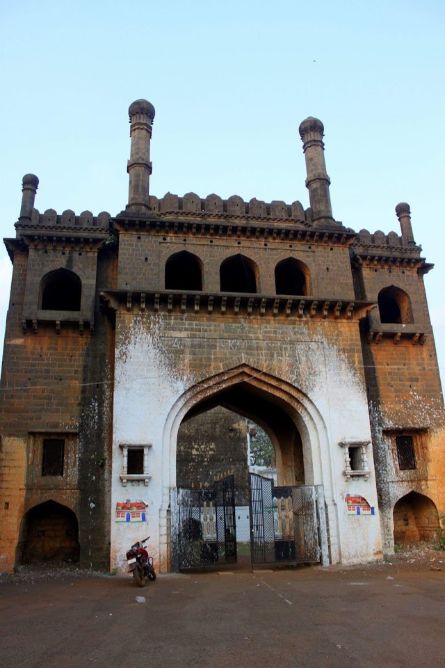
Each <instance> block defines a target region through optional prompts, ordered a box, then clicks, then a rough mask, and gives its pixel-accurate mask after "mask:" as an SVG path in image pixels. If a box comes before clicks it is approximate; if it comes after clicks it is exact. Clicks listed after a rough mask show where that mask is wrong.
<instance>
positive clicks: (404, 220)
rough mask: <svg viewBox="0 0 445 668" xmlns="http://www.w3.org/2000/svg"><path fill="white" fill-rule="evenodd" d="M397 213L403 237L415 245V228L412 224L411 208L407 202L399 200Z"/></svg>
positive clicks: (408, 242) (406, 241)
mask: <svg viewBox="0 0 445 668" xmlns="http://www.w3.org/2000/svg"><path fill="white" fill-rule="evenodd" d="M396 215H397V218H398V219H399V223H400V231H401V232H402V239H403V241H404V242H405V243H407V244H409V245H414V244H415V243H416V242H415V241H414V234H413V228H412V225H411V209H410V207H409V204H407V203H406V202H399V204H397V206H396Z"/></svg>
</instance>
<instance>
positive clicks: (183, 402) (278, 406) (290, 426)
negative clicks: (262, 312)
mask: <svg viewBox="0 0 445 668" xmlns="http://www.w3.org/2000/svg"><path fill="white" fill-rule="evenodd" d="M216 407H223V408H224V409H225V410H228V411H231V412H233V413H235V414H237V415H238V416H242V417H244V418H248V419H250V420H252V421H253V422H255V423H256V424H258V425H259V426H260V427H262V428H263V429H264V430H265V431H266V432H267V434H268V435H269V437H270V439H271V441H272V443H273V445H274V448H275V455H276V457H275V459H276V467H277V483H278V485H277V486H274V485H273V481H267V482H265V483H264V484H263V483H260V484H258V481H256V483H255V485H254V487H255V489H256V490H257V491H256V494H257V496H258V494H259V493H260V494H261V495H262V494H265V495H269V496H270V495H272V496H275V497H276V496H278V497H279V498H280V499H281V497H283V499H284V498H285V499H286V500H283V501H282V502H281V501H280V503H281V505H282V506H283V508H284V506H286V508H287V512H288V516H289V517H291V518H292V517H293V516H294V515H295V507H296V506H298V507H299V508H300V511H299V512H300V515H301V527H300V528H301V530H302V531H303V532H304V531H305V530H306V531H307V530H308V527H309V524H310V522H315V523H316V522H317V521H318V520H320V517H319V516H320V515H321V514H323V518H322V521H321V520H320V521H321V524H322V525H323V526H321V530H322V532H324V535H323V536H322V542H323V546H324V555H323V559H324V561H325V562H326V560H327V540H326V535H325V534H326V533H327V532H326V527H325V525H324V511H325V507H324V500H323V501H322V508H321V509H320V508H319V507H318V506H316V503H317V502H318V501H317V499H321V498H323V499H324V491H323V490H324V489H326V490H328V491H329V492H330V489H331V479H330V472H329V467H328V462H329V457H328V456H327V455H328V451H327V435H326V428H325V425H324V422H323V420H322V418H321V416H320V414H319V412H318V411H317V409H316V407H315V406H314V405H313V403H312V402H311V401H310V399H309V398H308V397H307V395H305V394H304V393H302V392H301V391H299V390H298V389H297V388H295V387H294V386H292V385H291V384H289V383H287V382H285V381H282V380H280V379H279V378H277V377H274V376H271V375H270V374H267V373H265V372H262V371H260V370H257V369H254V368H252V367H250V366H248V365H246V364H242V365H240V366H238V367H235V368H233V369H231V370H229V371H226V372H223V373H221V374H217V375H215V376H212V377H210V378H208V379H206V380H204V381H201V382H200V383H198V384H196V385H195V386H194V387H192V388H190V390H188V391H187V392H185V393H184V395H183V396H182V397H181V398H180V399H179V400H178V401H177V402H176V403H175V406H174V407H173V409H172V411H171V412H170V415H169V418H168V420H167V425H166V434H165V435H166V440H167V443H166V445H167V444H168V447H169V452H170V457H169V462H170V466H169V470H168V471H167V470H165V472H164V474H165V476H166V479H168V480H169V489H170V490H171V489H174V490H176V488H177V487H178V485H177V474H178V473H179V479H180V480H181V481H182V480H183V479H184V470H185V469H184V461H182V460H181V459H180V470H178V468H177V454H178V447H177V440H178V432H179V429H180V425H181V424H184V422H185V423H186V422H188V421H190V420H191V419H194V418H196V417H197V416H200V415H205V414H206V413H209V412H211V411H214V410H215V408H216ZM198 450H199V448H198ZM323 451H324V452H325V455H326V456H325V457H323V455H322V453H323ZM196 453H197V449H196V448H195V449H194V451H193V452H190V466H191V467H192V468H193V466H196V461H195V460H196ZM201 454H203V453H201ZM194 457H195V460H194ZM219 459H220V460H221V457H220V458H219ZM233 459H234V457H233V456H232V457H230V456H228V457H227V461H226V462H225V470H222V469H223V468H224V465H223V466H222V468H221V465H220V464H221V462H220V464H219V465H218V466H219V468H220V469H221V470H220V471H219V473H220V475H219V476H218V480H221V479H222V478H224V477H225V479H228V478H229V477H230V476H232V475H234V474H235V478H236V477H237V475H236V474H237V471H236V470H235V469H236V467H234V465H233ZM231 460H232V461H231ZM164 461H165V459H164ZM207 465H208V461H206V466H207ZM323 466H325V467H327V468H326V469H325V470H323ZM206 470H210V469H208V468H207V469H206ZM238 473H239V471H238ZM197 477H199V476H197ZM238 478H239V475H238ZM251 479H252V478H251ZM214 482H215V481H214V480H210V479H209V480H203V479H202V478H201V479H200V480H197V481H196V484H194V481H193V479H191V480H189V485H190V488H191V489H194V490H196V489H203V490H207V491H206V492H205V494H204V496H205V499H204V496H202V495H201V496H202V499H203V503H204V501H205V502H206V504H207V506H208V504H209V499H210V496H209V489H213V487H212V485H213V483H214ZM268 486H269V487H270V490H269V487H268ZM297 486H299V487H300V488H301V489H300V490H299V492H298V495H297V493H296V492H295V494H294V493H293V492H292V489H294V488H296V487H297ZM266 487H267V490H268V491H267V492H266V491H265V490H266ZM303 487H304V489H305V490H306V494H305V495H304V494H303ZM316 487H317V489H318V495H319V496H317V493H316ZM272 488H273V489H274V490H280V491H274V492H272ZM285 488H286V490H287V491H286V492H284V491H283V490H284V489H285ZM258 490H259V491H258ZM201 496H199V494H198V495H197V493H196V491H194V492H193V494H191V495H189V496H188V497H187V498H190V499H192V498H193V499H194V500H193V501H191V500H190V501H187V503H189V504H190V513H191V514H190V517H189V516H187V522H188V526H189V528H191V529H193V531H192V532H191V533H192V534H193V533H194V538H196V536H197V535H198V534H197V533H196V532H197V531H198V527H197V520H196V516H197V515H196V513H197V512H198V511H197V509H196V506H197V504H198V503H201V502H200V501H197V499H198V500H199V499H200V498H201ZM297 496H298V500H296V499H297ZM240 497H242V494H238V495H237V492H236V491H235V493H234V497H233V498H234V501H233V503H234V504H235V503H236V502H237V501H236V499H238V501H239V498H240ZM294 497H295V498H294ZM181 498H184V497H181ZM215 498H216V497H215ZM271 498H272V497H271ZM259 501H261V507H263V506H264V504H265V501H264V502H263V499H258V498H257V499H256V507H259V506H258V502H259ZM175 503H176V502H173V505H174V504H175ZM192 506H193V508H192ZM207 506H205V507H204V509H205V508H207ZM269 506H270V503H269ZM252 508H253V506H252V495H251V499H250V512H251V518H250V523H251V527H252V512H253V511H252ZM174 510H175V509H174V508H172V536H173V541H174V536H175V531H176V530H177V526H176V524H177V522H178V521H180V522H182V523H183V522H184V520H183V519H180V520H178V518H177V517H176V516H175V512H174ZM192 511H193V512H192ZM224 512H225V513H226V515H227V512H228V511H227V508H226V509H225V510H224ZM255 512H256V511H255ZM270 512H271V513H272V507H271V506H270ZM193 513H195V515H194V516H193V517H192V515H193ZM304 513H306V519H303V515H304ZM310 514H311V519H309V515H310ZM317 517H318V520H317ZM266 519H267V518H266ZM269 519H270V522H269V523H271V522H272V523H273V521H274V519H273V517H272V516H271V517H270V518H269ZM259 521H260V522H262V523H263V524H262V526H261V531H264V530H265V524H264V517H262V518H260V520H259ZM192 524H193V526H192ZM276 524H277V519H276V518H275V525H276ZM332 528H333V527H332ZM332 528H331V531H332ZM252 530H253V529H252ZM314 530H316V531H320V526H318V525H317V527H316V528H315V529H314ZM226 531H227V530H226ZM231 531H232V529H231ZM272 531H273V527H272ZM300 538H301V536H300ZM301 542H302V543H304V540H302V541H301ZM207 552H208V554H213V553H214V552H211V551H208V550H207ZM269 552H270V550H269ZM319 554H320V555H321V552H320V553H319ZM320 559H321V556H320ZM313 560H315V561H316V560H318V558H317V559H313Z"/></svg>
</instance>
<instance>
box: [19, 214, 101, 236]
mask: <svg viewBox="0 0 445 668" xmlns="http://www.w3.org/2000/svg"><path fill="white" fill-rule="evenodd" d="M110 220H111V216H110V214H109V213H107V212H106V211H102V212H101V213H99V214H98V215H97V216H94V215H93V214H92V213H91V211H82V213H80V214H79V215H76V213H75V212H74V211H72V210H71V209H66V210H65V211H63V212H62V213H61V214H58V213H57V211H55V210H54V209H47V210H46V211H44V213H40V212H39V211H38V210H37V209H34V208H33V210H32V213H31V217H30V218H29V219H20V220H19V221H18V222H17V223H16V224H15V228H16V231H17V237H20V236H23V235H24V234H27V233H28V232H29V231H31V230H32V231H33V232H34V233H36V234H39V233H43V232H49V233H52V232H54V233H56V234H57V233H59V232H70V233H76V232H80V233H85V232H87V231H88V232H93V233H99V234H100V233H108V231H109V228H110Z"/></svg>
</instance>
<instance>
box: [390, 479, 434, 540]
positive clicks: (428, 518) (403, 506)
mask: <svg viewBox="0 0 445 668" xmlns="http://www.w3.org/2000/svg"><path fill="white" fill-rule="evenodd" d="M439 529H440V523H439V514H438V512H437V508H436V506H435V504H434V503H433V501H431V499H430V498H428V497H427V496H424V495H423V494H419V493H417V492H409V494H406V495H405V496H402V498H401V499H399V500H398V501H397V503H396V504H395V506H394V544H395V545H412V544H415V543H418V542H420V541H431V540H434V539H435V538H437V531H438V530H439Z"/></svg>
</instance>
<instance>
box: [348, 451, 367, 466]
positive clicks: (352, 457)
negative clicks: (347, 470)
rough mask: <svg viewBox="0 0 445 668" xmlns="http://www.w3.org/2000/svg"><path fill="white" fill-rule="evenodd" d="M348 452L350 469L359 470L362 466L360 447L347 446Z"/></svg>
mask: <svg viewBox="0 0 445 668" xmlns="http://www.w3.org/2000/svg"><path fill="white" fill-rule="evenodd" d="M348 453H349V462H350V466H351V471H361V470H362V468H363V466H362V452H361V448H348Z"/></svg>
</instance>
